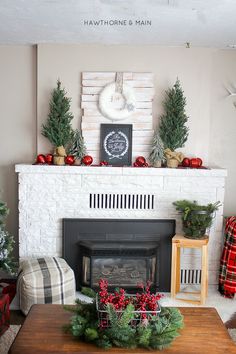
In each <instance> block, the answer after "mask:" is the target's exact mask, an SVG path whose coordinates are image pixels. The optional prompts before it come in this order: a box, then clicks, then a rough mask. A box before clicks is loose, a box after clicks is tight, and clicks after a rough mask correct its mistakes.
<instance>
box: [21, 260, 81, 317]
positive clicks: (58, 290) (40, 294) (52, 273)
mask: <svg viewBox="0 0 236 354" xmlns="http://www.w3.org/2000/svg"><path fill="white" fill-rule="evenodd" d="M17 292H18V294H19V300H20V308H21V310H22V312H23V313H24V314H25V315H27V313H28V312H29V310H30V308H31V306H32V305H33V304H74V302H75V276H74V272H73V270H72V269H71V268H70V267H69V265H68V264H67V263H66V261H65V260H64V259H63V258H58V257H44V258H35V259H27V260H24V261H22V262H21V264H20V269H19V275H18V280H17Z"/></svg>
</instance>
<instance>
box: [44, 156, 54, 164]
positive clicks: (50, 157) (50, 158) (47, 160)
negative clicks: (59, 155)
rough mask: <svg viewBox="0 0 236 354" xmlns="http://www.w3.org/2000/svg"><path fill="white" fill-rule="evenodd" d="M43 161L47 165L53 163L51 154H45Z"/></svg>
mask: <svg viewBox="0 0 236 354" xmlns="http://www.w3.org/2000/svg"><path fill="white" fill-rule="evenodd" d="M45 162H46V163H47V164H48V165H52V163H53V155H52V154H47V155H46V156H45Z"/></svg>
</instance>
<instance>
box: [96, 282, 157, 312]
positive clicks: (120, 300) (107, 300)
mask: <svg viewBox="0 0 236 354" xmlns="http://www.w3.org/2000/svg"><path fill="white" fill-rule="evenodd" d="M150 286H151V283H150V282H148V283H147V285H146V286H144V285H143V284H139V285H138V287H140V288H141V289H142V292H141V293H137V294H136V296H128V295H127V294H126V293H125V290H124V289H122V288H120V289H118V290H116V291H115V292H114V293H109V292H108V282H107V280H104V279H100V281H99V289H100V290H99V300H100V303H101V304H102V305H107V304H112V305H113V306H114V307H115V309H116V310H124V309H125V308H126V307H127V306H128V304H133V305H134V308H135V310H136V311H150V312H155V311H157V310H158V300H160V298H161V296H162V295H160V294H151V292H150ZM141 318H142V319H146V318H147V315H146V314H145V313H142V314H141Z"/></svg>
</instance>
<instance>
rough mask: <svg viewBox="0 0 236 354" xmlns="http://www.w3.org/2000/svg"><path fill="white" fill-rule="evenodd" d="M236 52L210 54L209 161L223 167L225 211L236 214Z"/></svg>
mask: <svg viewBox="0 0 236 354" xmlns="http://www.w3.org/2000/svg"><path fill="white" fill-rule="evenodd" d="M226 88H230V89H231V90H233V91H234V92H235V93H236V52H235V51H229V50H228V51H227V50H221V51H217V52H215V53H214V55H213V63H212V84H211V112H210V116H211V126H210V140H209V145H210V149H209V161H210V164H211V165H215V164H216V165H219V166H222V167H225V168H227V170H228V178H227V183H226V190H225V209H224V214H225V215H236V107H235V106H234V104H233V103H234V102H235V103H236V96H234V97H228V93H227V90H226Z"/></svg>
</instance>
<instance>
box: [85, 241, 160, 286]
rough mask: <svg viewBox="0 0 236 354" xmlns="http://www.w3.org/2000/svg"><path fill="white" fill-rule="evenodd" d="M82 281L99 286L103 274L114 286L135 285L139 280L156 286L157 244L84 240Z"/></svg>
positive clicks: (86, 284) (110, 284)
mask: <svg viewBox="0 0 236 354" xmlns="http://www.w3.org/2000/svg"><path fill="white" fill-rule="evenodd" d="M80 252H81V259H82V262H81V280H82V285H83V286H87V287H91V288H97V287H98V285H99V280H100V279H101V278H103V279H106V280H107V281H108V284H109V286H110V287H111V288H115V287H123V288H126V289H129V290H132V289H136V288H137V284H139V283H143V284H145V283H147V281H150V282H151V285H152V286H153V287H156V286H157V272H156V269H157V255H158V247H157V244H153V243H143V242H138V243H132V244H129V243H122V244H121V243H118V242H116V243H111V242H102V243H97V242H95V243H93V244H92V243H90V242H81V244H80Z"/></svg>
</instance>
